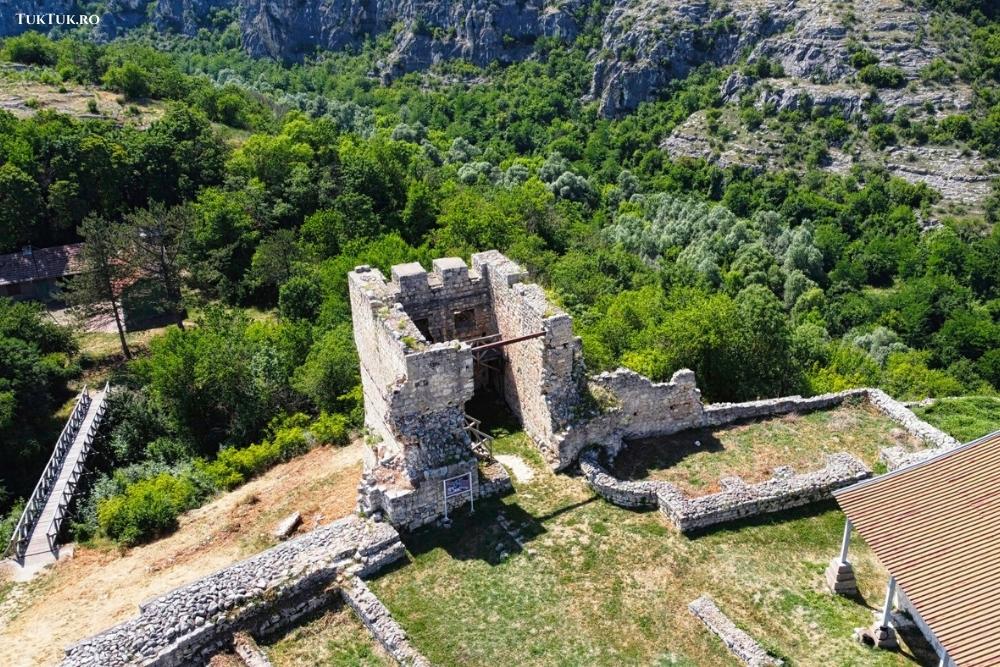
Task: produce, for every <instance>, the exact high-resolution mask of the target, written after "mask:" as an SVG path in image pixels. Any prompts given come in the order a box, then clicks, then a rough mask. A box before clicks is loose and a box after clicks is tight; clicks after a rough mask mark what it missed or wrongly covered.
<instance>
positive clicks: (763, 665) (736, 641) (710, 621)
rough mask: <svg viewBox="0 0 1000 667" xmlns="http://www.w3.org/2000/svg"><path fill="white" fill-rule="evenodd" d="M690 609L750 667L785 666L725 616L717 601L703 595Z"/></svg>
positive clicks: (731, 651) (689, 606) (690, 605)
mask: <svg viewBox="0 0 1000 667" xmlns="http://www.w3.org/2000/svg"><path fill="white" fill-rule="evenodd" d="M688 609H689V610H691V613H692V614H694V615H695V616H696V617H697V618H698V620H700V621H701V622H702V623H704V624H705V625H706V626H707V627H708V629H709V630H711V631H712V632H714V633H715V635H716V636H717V637H718V638H719V639H721V640H722V643H723V644H725V645H726V648H727V649H729V651H730V653H732V654H733V655H735V656H736V657H737V658H739V659H740V660H742V661H743V662H744V663H746V664H747V665H750V667H777V666H779V665H784V664H785V663H784V661H782V660H779V659H778V658H775V657H774V656H771V655H768V653H767V650H765V649H764V647H763V646H761V645H760V643H759V642H758V641H757V640H756V639H754V638H753V637H751V636H750V635H749V634H747V633H746V632H744V631H743V630H740V629H739V628H738V627H736V624H735V623H733V622H732V620H730V618H729V617H728V616H726V615H725V614H723V613H722V610H720V609H719V607H718V606H717V605H716V604H715V601H714V600H712V598H710V597H708V596H707V595H702V596H701V597H700V598H698V599H697V600H695V601H694V602H692V603H691V604H689V605H688Z"/></svg>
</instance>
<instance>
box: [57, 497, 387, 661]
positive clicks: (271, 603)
mask: <svg viewBox="0 0 1000 667" xmlns="http://www.w3.org/2000/svg"><path fill="white" fill-rule="evenodd" d="M405 553H406V552H405V549H404V547H403V544H402V542H400V540H399V534H398V533H397V532H396V531H395V530H394V529H393V528H392V526H389V525H388V524H385V523H373V522H369V521H363V520H361V519H359V518H358V517H356V516H351V517H348V518H346V519H342V520H340V521H336V522H334V523H332V524H329V525H327V526H323V527H320V528H317V529H316V530H313V531H312V532H310V533H307V534H305V535H303V536H302V537H299V538H295V539H292V540H289V541H288V542H284V543H282V544H280V545H278V546H276V547H273V548H271V549H268V550H267V551H265V552H263V553H261V554H258V555H257V556H254V557H252V558H250V559H248V560H245V561H243V562H240V563H237V564H235V565H232V566H230V567H227V568H225V569H224V570H220V571H219V572H216V573H215V574H212V575H209V576H207V577H204V578H202V579H199V580H197V581H195V582H193V583H191V584H187V585H186V586H182V587H180V588H177V589H175V590H173V591H170V592H169V593H166V594H164V595H161V596H159V597H157V598H155V599H153V600H150V601H148V602H146V603H144V604H142V605H140V606H139V615H138V616H136V617H134V618H132V619H130V620H128V621H125V622H124V623H121V624H119V625H117V626H115V627H113V628H111V629H109V630H106V631H105V632H102V633H100V634H98V635H95V636H93V637H91V638H89V639H86V640H84V641H82V642H80V643H78V644H76V645H74V646H71V647H69V648H68V649H66V658H65V660H64V661H63V663H62V667H122V666H124V665H146V666H156V667H180V666H181V665H192V664H204V663H206V662H207V661H208V659H209V658H210V657H211V656H212V655H213V654H214V653H216V652H218V651H219V650H220V649H222V648H224V647H226V646H228V645H229V643H230V641H231V639H232V636H233V633H234V632H238V631H247V632H249V633H250V634H252V635H257V636H267V635H269V634H273V633H275V632H277V631H279V630H283V629H285V628H287V627H288V626H289V625H290V624H292V623H294V622H295V621H296V620H297V619H299V618H301V617H302V616H304V615H305V614H307V613H309V612H311V611H314V610H315V609H318V608H320V607H322V606H324V605H326V604H329V603H330V602H331V595H336V592H333V593H331V592H329V591H328V590H327V589H328V587H329V586H330V585H331V584H333V583H334V582H336V580H337V579H338V578H339V577H341V576H359V577H369V576H371V575H373V574H374V573H376V572H377V571H379V570H381V569H382V568H384V567H386V566H387V565H388V564H389V563H392V562H394V561H396V560H398V559H399V558H401V557H403V556H404V555H405Z"/></svg>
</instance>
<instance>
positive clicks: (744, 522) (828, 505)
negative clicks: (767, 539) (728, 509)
mask: <svg viewBox="0 0 1000 667" xmlns="http://www.w3.org/2000/svg"><path fill="white" fill-rule="evenodd" d="M836 509H839V506H838V505H837V502H836V501H835V500H833V499H832V498H830V499H828V500H822V501H820V502H816V503H810V504H808V505H803V506H801V507H795V508H793V509H788V510H783V511H781V512H771V513H768V514H758V515H757V516H751V517H747V518H745V519H738V520H736V521H728V522H726V523H720V524H716V525H714V526H706V527H705V528H700V529H697V530H692V531H691V532H688V533H685V535H686V536H687V537H688V538H690V539H693V540H696V539H698V538H701V537H707V536H709V535H726V534H729V533H736V532H739V531H741V530H743V529H745V528H753V527H757V526H775V525H778V524H782V523H787V522H789V521H797V520H799V519H808V518H812V517H815V516H819V515H821V514H825V513H826V512H830V511H831V510H836ZM835 555H836V554H835V553H831V554H830V557H831V558H832V557H833V556H835Z"/></svg>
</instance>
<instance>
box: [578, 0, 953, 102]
mask: <svg viewBox="0 0 1000 667" xmlns="http://www.w3.org/2000/svg"><path fill="white" fill-rule="evenodd" d="M925 22H926V19H925V17H923V16H922V15H921V14H920V12H919V11H918V10H917V9H915V8H913V7H910V6H907V5H906V4H905V3H904V2H903V1H902V0H886V1H885V2H863V1H862V0H854V1H853V2H850V3H846V4H844V3H834V2H832V1H831V0H763V1H761V0H733V1H732V2H728V3H718V2H709V1H708V0H680V1H679V2H676V1H669V2H668V1H667V0H652V1H651V0H617V1H616V2H615V3H614V5H613V6H612V8H611V10H610V11H609V12H608V15H607V18H606V19H605V21H604V26H603V48H602V51H601V53H602V55H601V57H600V59H599V60H598V62H597V63H596V65H595V67H594V76H593V80H592V83H591V89H590V93H589V96H590V98H591V99H595V100H598V101H599V104H600V110H601V113H602V114H603V115H605V116H614V115H617V114H620V113H623V112H627V111H630V110H632V109H635V108H636V107H637V106H638V104H639V103H640V102H642V101H645V100H647V99H650V98H651V97H653V96H654V95H655V93H656V92H657V91H658V90H660V89H661V88H662V87H663V86H664V85H665V84H666V83H668V82H670V81H671V80H673V79H676V78H680V77H684V76H686V75H687V74H688V73H689V72H690V71H691V70H692V69H694V68H696V67H698V66H699V65H701V64H703V63H709V64H713V65H729V64H732V63H735V62H736V61H737V60H739V59H740V58H741V57H742V56H743V55H744V54H748V59H749V60H750V61H753V60H756V59H760V58H763V57H767V58H769V59H771V60H773V61H775V62H777V63H780V64H781V66H782V68H783V69H784V71H785V74H786V75H787V76H790V77H796V78H802V79H810V80H812V81H814V82H816V83H833V82H838V81H843V80H845V79H848V78H850V77H853V75H854V68H853V67H852V66H851V64H850V59H849V55H850V54H849V48H848V47H849V44H850V43H851V42H854V43H856V44H858V45H859V46H862V47H864V48H866V49H868V50H869V51H871V52H872V53H873V54H874V55H875V56H876V57H878V59H879V61H880V62H882V63H884V64H892V65H895V66H897V67H899V68H900V69H901V70H903V72H904V73H905V74H906V75H907V76H908V77H912V76H915V75H916V74H917V73H918V72H919V70H920V69H921V68H922V67H924V66H926V65H927V64H928V63H929V62H930V61H931V59H932V58H934V57H935V56H937V55H939V54H940V53H941V49H940V48H939V46H938V45H936V44H934V43H933V42H932V41H930V40H929V39H917V38H916V36H917V35H918V34H920V33H921V25H923V24H924V23H925ZM739 83H740V82H739V81H737V80H734V81H732V82H727V89H725V90H724V91H723V94H724V95H725V96H727V97H729V96H731V95H732V94H733V93H734V92H735V88H736V87H737V86H738V84H739Z"/></svg>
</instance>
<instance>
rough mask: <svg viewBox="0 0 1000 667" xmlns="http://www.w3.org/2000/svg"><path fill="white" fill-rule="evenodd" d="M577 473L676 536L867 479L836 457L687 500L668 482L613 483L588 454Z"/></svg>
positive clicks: (857, 465)
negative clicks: (651, 515) (646, 510)
mask: <svg viewBox="0 0 1000 667" xmlns="http://www.w3.org/2000/svg"><path fill="white" fill-rule="evenodd" d="M580 470H581V472H582V473H583V476H584V478H585V479H586V480H587V484H588V485H589V486H590V487H591V488H592V489H594V491H596V492H597V493H598V495H600V496H601V497H603V498H604V499H605V500H607V501H608V502H611V503H613V504H615V505H619V506H622V507H628V508H638V507H659V509H660V513H661V514H663V516H664V517H666V518H667V519H668V520H669V521H670V522H671V523H672V524H673V525H674V526H675V527H676V528H677V529H678V530H680V531H681V532H689V531H693V530H699V529H703V528H707V527H709V526H713V525H716V524H720V523H726V522H729V521H736V520H738V519H744V518H747V517H751V516H757V515H760V514H769V513H772V512H781V511H784V510H787V509H791V508H794V507H799V506H801V505H807V504H810V503H814V502H818V501H820V500H826V499H828V498H831V497H833V491H835V490H836V489H839V488H841V487H844V486H849V485H851V484H854V483H855V482H859V481H861V480H863V479H865V478H867V477H868V476H870V475H871V471H870V470H868V468H866V467H865V465H864V464H863V463H861V461H859V460H858V459H856V458H854V457H853V456H851V455H850V454H846V453H840V454H833V455H831V456H828V457H827V465H826V467H824V468H822V469H820V470H815V471H812V472H808V473H804V474H801V475H795V474H794V473H793V472H792V470H791V469H790V468H779V469H777V470H775V476H774V477H773V478H771V479H769V480H767V481H765V482H761V483H759V484H747V483H745V482H744V481H743V480H741V479H739V478H738V477H727V478H723V479H722V480H720V482H721V483H722V485H723V487H725V488H724V490H723V491H721V492H719V493H713V494H709V495H705V496H698V497H694V498H690V497H688V496H687V495H686V494H684V492H682V491H681V490H680V489H678V488H677V487H676V486H674V485H673V484H670V483H669V482H661V481H638V482H636V481H630V480H622V479H618V478H616V477H614V476H613V475H611V474H610V473H609V472H608V471H607V470H605V469H604V468H603V467H602V466H601V464H600V462H599V453H598V450H596V449H593V448H591V449H588V450H586V451H584V452H583V453H582V454H580Z"/></svg>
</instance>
